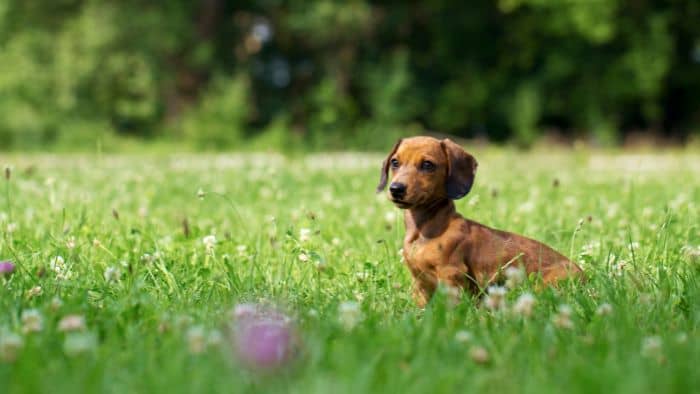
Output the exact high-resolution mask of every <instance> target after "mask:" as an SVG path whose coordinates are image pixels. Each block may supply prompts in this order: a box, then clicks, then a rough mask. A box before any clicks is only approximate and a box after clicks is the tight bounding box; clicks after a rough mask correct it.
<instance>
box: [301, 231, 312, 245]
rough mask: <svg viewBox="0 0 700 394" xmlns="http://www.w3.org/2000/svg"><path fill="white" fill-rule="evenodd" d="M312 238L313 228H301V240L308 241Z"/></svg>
mask: <svg viewBox="0 0 700 394" xmlns="http://www.w3.org/2000/svg"><path fill="white" fill-rule="evenodd" d="M310 240H311V229H309V228H302V229H300V230H299V241H301V242H308V241H310Z"/></svg>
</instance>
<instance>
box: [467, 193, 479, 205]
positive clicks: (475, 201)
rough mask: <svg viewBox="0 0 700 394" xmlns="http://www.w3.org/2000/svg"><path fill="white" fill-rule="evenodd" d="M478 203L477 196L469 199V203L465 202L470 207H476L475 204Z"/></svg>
mask: <svg viewBox="0 0 700 394" xmlns="http://www.w3.org/2000/svg"><path fill="white" fill-rule="evenodd" d="M478 203H479V195H474V196H472V197H471V198H470V199H469V202H467V205H469V206H470V207H473V206H476V204H478Z"/></svg>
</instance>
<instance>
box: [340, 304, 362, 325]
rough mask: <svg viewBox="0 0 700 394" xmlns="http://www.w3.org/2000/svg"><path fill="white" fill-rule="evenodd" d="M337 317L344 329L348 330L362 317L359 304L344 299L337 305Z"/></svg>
mask: <svg viewBox="0 0 700 394" xmlns="http://www.w3.org/2000/svg"><path fill="white" fill-rule="evenodd" d="M338 319H339V321H340V324H341V325H342V326H343V328H345V330H347V331H350V330H352V329H353V328H355V326H357V324H358V323H360V322H361V321H362V319H363V316H362V310H361V309H360V304H358V303H357V302H355V301H344V302H342V303H341V304H340V305H339V306H338Z"/></svg>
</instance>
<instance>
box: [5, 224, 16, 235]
mask: <svg viewBox="0 0 700 394" xmlns="http://www.w3.org/2000/svg"><path fill="white" fill-rule="evenodd" d="M17 227H18V226H17V223H8V224H7V233H8V234H12V233H14V232H15V231H17Z"/></svg>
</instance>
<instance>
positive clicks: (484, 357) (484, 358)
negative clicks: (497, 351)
mask: <svg viewBox="0 0 700 394" xmlns="http://www.w3.org/2000/svg"><path fill="white" fill-rule="evenodd" d="M469 357H471V359H472V360H474V362H475V363H477V364H486V363H488V362H489V360H490V357H489V352H488V351H487V350H486V348H484V347H483V346H473V347H472V348H471V349H469Z"/></svg>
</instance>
